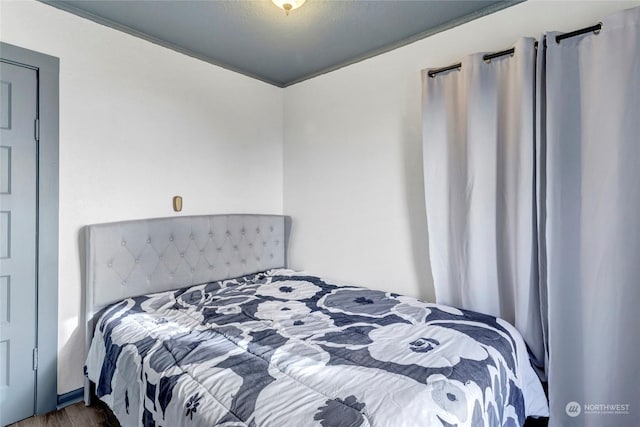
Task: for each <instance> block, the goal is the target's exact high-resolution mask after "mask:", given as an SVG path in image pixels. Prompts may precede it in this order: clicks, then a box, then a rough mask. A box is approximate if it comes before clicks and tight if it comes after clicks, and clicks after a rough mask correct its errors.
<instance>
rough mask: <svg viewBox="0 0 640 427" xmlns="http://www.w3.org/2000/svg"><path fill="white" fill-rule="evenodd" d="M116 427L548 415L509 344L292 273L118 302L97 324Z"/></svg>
mask: <svg viewBox="0 0 640 427" xmlns="http://www.w3.org/2000/svg"><path fill="white" fill-rule="evenodd" d="M86 368H87V375H88V377H89V378H90V379H91V380H92V381H93V382H94V383H95V384H96V390H95V391H96V394H97V395H98V397H99V398H100V399H102V400H103V401H104V402H106V403H107V404H108V405H109V406H110V407H111V408H112V410H113V412H114V413H115V415H116V416H117V417H118V419H119V420H120V422H121V423H122V425H123V426H138V425H141V426H142V425H144V426H171V427H178V426H289V425H290V426H296V427H299V426H300V427H301V426H325V427H326V426H332V427H333V426H336V427H337V426H354V427H355V426H414V425H415V426H443V427H448V426H460V427H462V426H470V427H479V426H492V427H493V426H503V427H511V426H521V425H523V423H524V420H525V417H526V416H528V415H533V416H547V415H548V409H547V405H546V400H545V397H544V393H543V391H542V387H541V385H540V382H539V381H538V379H537V377H536V376H535V373H534V372H533V370H532V368H531V366H530V364H529V359H528V356H527V351H526V347H525V344H524V342H523V341H522V338H521V337H520V335H519V334H518V332H517V331H516V330H515V329H514V328H513V327H512V326H510V325H509V324H508V323H507V322H505V321H503V320H501V319H496V318H495V317H492V316H487V315H483V314H479V313H474V312H470V311H465V310H459V309H455V308H451V307H447V306H441V305H436V304H429V303H424V302H421V301H418V300H416V299H414V298H410V297H406V296H402V295H398V294H393V293H385V292H382V291H375V290H370V289H366V288H361V287H354V286H342V285H336V284H332V283H330V282H328V281H326V280H323V279H320V278H318V277H314V276H309V275H307V274H305V273H300V272H294V271H291V270H270V271H268V272H265V273H258V274H254V275H250V276H245V277H241V278H238V279H232V280H225V281H220V282H213V283H208V284H202V285H197V286H192V287H189V288H183V289H180V290H175V291H167V292H160V293H156V294H151V295H146V296H139V297H133V298H128V299H125V300H123V301H121V302H119V303H116V304H114V305H112V306H110V307H108V308H107V309H106V310H105V312H104V313H103V314H102V316H101V318H100V319H99V321H98V322H97V324H96V329H95V333H94V338H93V341H92V344H91V348H90V351H89V355H88V359H87V366H86Z"/></svg>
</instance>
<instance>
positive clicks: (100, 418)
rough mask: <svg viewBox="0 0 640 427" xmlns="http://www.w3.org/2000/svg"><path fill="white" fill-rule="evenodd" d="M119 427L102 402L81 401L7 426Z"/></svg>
mask: <svg viewBox="0 0 640 427" xmlns="http://www.w3.org/2000/svg"><path fill="white" fill-rule="evenodd" d="M45 426H46V427H120V424H119V423H118V420H117V419H116V417H115V416H114V415H113V413H112V412H111V410H110V409H109V408H107V406H106V405H105V404H104V403H102V402H99V403H96V404H94V405H92V406H89V407H87V406H84V403H83V402H80V403H76V404H74V405H70V406H67V407H66V408H64V409H61V410H60V411H56V412H51V413H49V414H46V415H40V416H39V417H31V418H27V419H26V420H22V421H19V422H17V423H15V424H11V425H9V427H45Z"/></svg>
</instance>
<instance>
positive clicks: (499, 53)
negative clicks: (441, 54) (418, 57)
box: [427, 47, 516, 77]
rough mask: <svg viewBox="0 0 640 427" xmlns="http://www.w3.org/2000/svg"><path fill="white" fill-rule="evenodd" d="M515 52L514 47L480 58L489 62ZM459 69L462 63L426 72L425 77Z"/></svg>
mask: <svg viewBox="0 0 640 427" xmlns="http://www.w3.org/2000/svg"><path fill="white" fill-rule="evenodd" d="M515 51H516V48H515V47H512V48H510V49H507V50H501V51H500V52H494V53H487V54H486V55H483V56H482V60H483V61H484V62H487V63H488V62H491V60H492V59H495V58H500V57H501V56H506V55H513V54H514V53H515ZM456 68H457V69H460V68H462V62H458V63H457V64H453V65H449V66H447V67H442V68H436V69H433V70H429V71H428V72H427V75H428V76H429V77H435V76H436V75H438V74H440V73H444V72H445V71H449V70H455V69H456Z"/></svg>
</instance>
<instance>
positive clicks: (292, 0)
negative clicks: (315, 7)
mask: <svg viewBox="0 0 640 427" xmlns="http://www.w3.org/2000/svg"><path fill="white" fill-rule="evenodd" d="M271 1H272V2H273V4H275V5H276V6H278V7H279V8H280V9H282V10H284V12H285V13H286V14H287V16H289V12H291V11H292V10H294V9H297V8H299V7H300V6H302V5H303V4H304V2H305V1H307V0H271Z"/></svg>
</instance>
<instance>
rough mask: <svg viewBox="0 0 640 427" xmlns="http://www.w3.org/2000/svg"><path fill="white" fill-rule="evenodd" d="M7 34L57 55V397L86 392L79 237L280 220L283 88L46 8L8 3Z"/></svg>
mask: <svg viewBox="0 0 640 427" xmlns="http://www.w3.org/2000/svg"><path fill="white" fill-rule="evenodd" d="M0 7H1V10H0V12H1V15H2V17H1V21H0V27H1V30H0V31H1V32H0V38H1V40H2V41H3V42H6V43H11V44H14V45H17V46H21V47H24V48H27V49H32V50H35V51H39V52H42V53H46V54H49V55H53V56H56V57H59V58H60V273H59V280H60V288H59V301H58V307H59V334H58V335H59V336H58V340H59V355H58V357H59V359H58V373H59V376H58V392H59V393H65V392H68V391H70V390H74V389H76V388H78V387H81V385H82V366H83V363H84V362H83V360H82V359H83V352H84V350H83V349H84V347H83V345H84V344H83V338H82V335H83V333H82V330H81V329H80V327H79V324H78V318H79V315H80V307H81V301H80V298H81V286H80V285H81V277H80V261H79V248H78V239H79V230H80V228H81V227H82V226H84V225H86V224H91V223H96V222H105V221H116V220H122V219H127V218H144V217H157V216H169V215H173V212H172V210H171V197H172V196H173V195H176V194H180V195H182V196H183V197H184V210H183V214H184V215H189V214H204V213H217V212H220V213H228V212H261V213H282V102H283V101H282V97H283V93H282V90H281V89H278V88H276V87H273V86H270V85H267V84H265V83H262V82H259V81H257V80H253V79H250V78H248V77H245V76H242V75H240V74H236V73H233V72H230V71H227V70H224V69H221V68H219V67H215V66H212V65H209V64H207V63H204V62H201V61H198V60H196V59H193V58H190V57H187V56H184V55H181V54H178V53H176V52H173V51H171V50H168V49H165V48H162V47H159V46H156V45H154V44H151V43H148V42H146V41H143V40H140V39H137V38H135V37H132V36H129V35H126V34H124V33H122V32H119V31H115V30H112V29H109V28H107V27H104V26H101V25H98V24H96V23H93V22H91V21H88V20H85V19H82V18H79V17H76V16H74V15H71V14H69V13H66V12H62V11H59V10H57V9H55V8H53V7H50V6H46V5H44V4H41V3H37V2H33V1H29V2H23V1H18V2H12V1H4V0H3V1H2V3H1V4H0Z"/></svg>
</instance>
